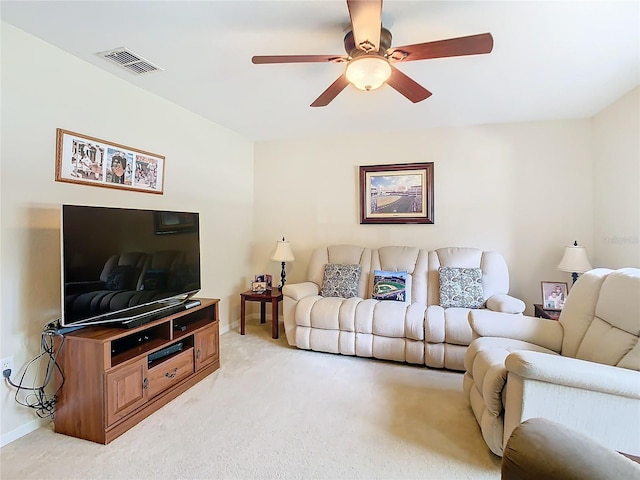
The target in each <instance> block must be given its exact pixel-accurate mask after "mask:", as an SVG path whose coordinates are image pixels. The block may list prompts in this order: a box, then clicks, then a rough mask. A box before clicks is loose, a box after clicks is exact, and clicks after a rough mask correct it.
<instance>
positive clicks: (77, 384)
mask: <svg viewBox="0 0 640 480" xmlns="http://www.w3.org/2000/svg"><path fill="white" fill-rule="evenodd" d="M200 300H201V305H198V306H194V307H192V308H189V309H186V310H184V311H180V312H178V313H175V314H172V315H168V316H166V317H164V318H161V319H158V320H153V321H151V322H149V323H146V324H144V325H141V326H139V327H136V328H131V329H124V328H114V327H104V326H95V327H87V328H83V329H80V330H76V331H74V332H71V333H68V334H65V335H64V342H63V344H62V346H61V349H60V353H59V355H58V363H59V365H60V367H61V369H62V372H63V374H64V385H63V386H62V389H61V390H60V394H59V401H58V404H57V405H56V411H55V416H54V425H55V431H56V432H58V433H64V434H66V435H71V436H74V437H78V438H84V439H86V440H91V441H93V442H98V443H102V444H107V443H109V442H111V441H112V440H113V439H114V438H116V437H118V436H119V435H122V434H123V433H124V432H126V431H127V430H129V429H130V428H131V427H133V426H134V425H136V424H137V423H138V422H140V421H141V420H142V419H144V418H146V417H148V416H149V415H151V414H152V413H153V412H155V411H156V410H158V409H159V408H160V407H162V406H163V405H166V404H167V403H169V402H170V401H171V400H173V399H174V398H176V397H177V396H178V395H180V394H181V393H183V392H184V391H185V390H187V389H189V388H190V387H192V386H193V385H195V384H196V383H198V382H199V381H200V380H202V379H203V378H205V377H206V376H207V375H209V374H210V373H212V372H214V371H216V370H217V369H218V368H220V350H219V319H218V302H219V300H218V299H200Z"/></svg>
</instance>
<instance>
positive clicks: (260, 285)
mask: <svg viewBox="0 0 640 480" xmlns="http://www.w3.org/2000/svg"><path fill="white" fill-rule="evenodd" d="M251 291H252V292H253V293H264V292H266V291H267V282H251Z"/></svg>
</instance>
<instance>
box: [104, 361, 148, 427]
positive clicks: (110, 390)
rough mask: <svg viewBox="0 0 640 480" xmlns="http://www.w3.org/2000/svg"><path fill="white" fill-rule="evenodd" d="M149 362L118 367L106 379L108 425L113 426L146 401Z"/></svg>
mask: <svg viewBox="0 0 640 480" xmlns="http://www.w3.org/2000/svg"><path fill="white" fill-rule="evenodd" d="M146 373H147V360H146V358H143V359H141V360H140V361H138V362H136V363H132V364H129V365H124V366H122V367H116V368H114V369H112V370H111V371H109V372H108V373H107V374H106V377H105V387H106V396H107V425H112V424H113V423H114V422H116V421H117V420H119V419H121V418H122V417H124V416H125V415H127V414H128V413H130V412H132V411H133V410H135V409H136V408H138V407H139V406H141V405H142V404H144V402H145V401H146V398H147V396H146V388H147V380H146Z"/></svg>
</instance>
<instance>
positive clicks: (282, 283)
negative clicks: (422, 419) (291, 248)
mask: <svg viewBox="0 0 640 480" xmlns="http://www.w3.org/2000/svg"><path fill="white" fill-rule="evenodd" d="M284 263H285V262H282V270H281V271H280V285H279V286H278V288H279V289H280V291H281V292H282V289H283V288H284V284H285V282H286V277H287V274H286V272H285V270H284Z"/></svg>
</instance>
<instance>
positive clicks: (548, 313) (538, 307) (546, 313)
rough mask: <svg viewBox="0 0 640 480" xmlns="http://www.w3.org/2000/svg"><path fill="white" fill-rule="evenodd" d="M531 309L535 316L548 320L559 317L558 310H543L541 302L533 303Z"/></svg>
mask: <svg viewBox="0 0 640 480" xmlns="http://www.w3.org/2000/svg"><path fill="white" fill-rule="evenodd" d="M533 309H534V312H535V316H536V317H539V318H548V319H549V320H558V319H559V318H560V310H545V309H544V308H542V304H541V303H534V304H533Z"/></svg>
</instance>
